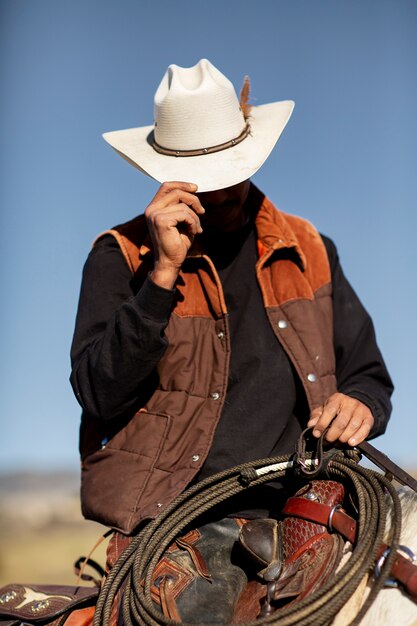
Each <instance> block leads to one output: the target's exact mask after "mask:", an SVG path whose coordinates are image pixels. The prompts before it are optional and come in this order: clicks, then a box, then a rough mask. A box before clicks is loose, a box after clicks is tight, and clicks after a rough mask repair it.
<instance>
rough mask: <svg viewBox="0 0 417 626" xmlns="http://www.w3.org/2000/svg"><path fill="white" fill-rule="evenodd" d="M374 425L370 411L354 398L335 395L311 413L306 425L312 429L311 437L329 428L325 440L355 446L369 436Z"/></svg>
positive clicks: (317, 435)
mask: <svg viewBox="0 0 417 626" xmlns="http://www.w3.org/2000/svg"><path fill="white" fill-rule="evenodd" d="M373 423H374V418H373V416H372V413H371V411H370V409H369V408H368V407H367V406H366V405H365V404H363V403H362V402H360V401H359V400H356V399H355V398H351V397H350V396H346V395H344V394H341V393H335V394H333V395H332V396H330V398H329V399H328V400H327V401H326V403H325V404H324V406H322V407H317V408H316V409H314V410H313V411H312V413H311V416H310V420H309V422H308V425H309V426H310V427H314V430H313V435H314V436H315V437H320V435H321V434H322V433H323V432H324V430H326V428H327V427H329V430H328V431H327V433H326V440H327V441H329V442H331V443H332V442H334V441H340V442H341V443H348V444H349V445H351V446H355V445H357V444H358V443H361V442H362V441H364V439H366V437H367V436H368V435H369V433H370V431H371V428H372V426H373Z"/></svg>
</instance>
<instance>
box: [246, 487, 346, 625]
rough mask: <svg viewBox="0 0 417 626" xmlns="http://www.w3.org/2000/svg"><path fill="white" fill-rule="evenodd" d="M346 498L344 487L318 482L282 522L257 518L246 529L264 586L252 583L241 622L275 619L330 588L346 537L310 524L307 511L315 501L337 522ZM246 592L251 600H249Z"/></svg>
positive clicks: (288, 509) (304, 490)
mask: <svg viewBox="0 0 417 626" xmlns="http://www.w3.org/2000/svg"><path fill="white" fill-rule="evenodd" d="M344 499H345V490H344V486H343V485H342V484H341V483H339V482H336V481H332V480H312V481H311V482H309V483H308V484H307V485H305V486H304V487H302V489H300V490H299V491H298V492H297V493H296V495H295V497H294V498H290V499H289V500H288V502H287V504H286V506H285V507H284V510H283V519H282V520H280V521H277V520H274V519H258V520H252V521H249V522H247V523H246V524H245V525H244V526H243V527H242V528H241V531H240V537H239V541H240V544H241V545H242V546H243V548H244V549H245V550H246V552H247V553H248V554H249V555H250V557H251V560H252V562H253V563H254V564H255V566H256V568H257V576H258V580H261V581H262V583H263V584H262V585H259V583H258V585H257V586H256V584H254V583H252V585H251V588H250V589H249V587H248V588H247V590H245V592H244V594H243V596H242V598H241V599H240V601H239V603H238V605H239V606H240V607H241V609H240V614H236V615H235V620H234V621H235V622H237V621H238V620H239V619H241V618H245V619H248V618H251V619H255V618H256V617H265V616H267V615H270V614H271V613H274V612H275V611H276V610H277V609H278V608H279V607H280V606H283V605H285V606H287V605H288V604H289V603H291V602H298V601H300V600H302V599H304V598H305V597H306V596H308V595H309V594H311V593H312V592H313V591H315V590H317V589H318V588H319V587H321V586H322V585H324V584H325V582H326V581H327V580H328V579H329V577H330V576H331V575H332V573H333V572H334V571H335V570H336V568H337V566H338V564H339V562H340V559H341V556H342V550H343V547H344V539H343V538H342V536H341V535H340V534H338V533H332V532H329V529H328V526H325V525H324V524H320V523H316V522H313V521H309V519H308V517H309V515H308V514H307V515H306V517H307V519H303V508H304V507H305V508H306V510H307V511H308V507H309V504H310V503H319V504H321V505H325V507H326V510H328V511H329V512H330V515H329V518H330V522H331V518H332V517H333V514H334V513H335V512H338V513H339V512H343V509H342V506H343V502H344ZM332 511H333V514H331V512H332ZM339 514H340V513H339ZM349 519H351V518H349ZM265 585H266V588H265ZM255 587H257V588H255ZM246 594H247V596H248V597H244V596H245V595H246ZM262 595H263V596H264V598H263V601H262V605H260V597H261V596H262ZM248 598H249V599H248ZM250 598H251V599H250ZM251 604H252V606H250V605H251Z"/></svg>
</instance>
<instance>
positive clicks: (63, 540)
mask: <svg viewBox="0 0 417 626" xmlns="http://www.w3.org/2000/svg"><path fill="white" fill-rule="evenodd" d="M104 530H105V529H103V528H102V527H101V526H99V525H98V524H93V523H90V522H84V523H81V524H79V525H70V526H62V525H59V524H55V525H52V526H49V527H47V528H44V529H42V530H32V529H29V530H26V531H25V530H22V529H19V530H13V529H10V528H9V529H7V530H6V531H3V532H2V533H1V536H0V586H2V585H4V584H6V583H11V582H23V583H24V582H27V583H50V584H70V585H71V584H75V582H76V577H75V576H74V574H73V569H72V568H73V563H74V561H76V559H77V558H78V557H79V556H86V555H87V554H88V552H89V550H90V549H91V548H92V546H93V545H94V544H95V542H96V541H97V539H98V537H99V536H100V535H101V534H102V533H103V532H104ZM93 558H94V560H96V561H97V562H98V563H100V564H101V565H102V566H104V563H105V544H104V545H102V546H100V547H99V548H98V549H97V551H96V552H95V553H94V555H93Z"/></svg>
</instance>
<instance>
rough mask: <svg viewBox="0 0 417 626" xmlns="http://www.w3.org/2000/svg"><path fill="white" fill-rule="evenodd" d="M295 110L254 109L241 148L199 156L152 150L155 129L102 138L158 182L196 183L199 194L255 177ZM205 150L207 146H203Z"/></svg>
mask: <svg viewBox="0 0 417 626" xmlns="http://www.w3.org/2000/svg"><path fill="white" fill-rule="evenodd" d="M293 109H294V102H293V101H292V100H285V101H282V102H272V103H269V104H262V105H260V106H257V107H252V109H251V113H250V118H249V125H250V134H249V135H248V136H247V137H246V138H245V139H244V140H243V141H242V142H240V143H239V144H238V145H236V146H233V147H231V148H227V149H225V150H221V151H219V152H213V153H210V154H204V155H199V156H187V157H184V156H180V157H176V156H167V155H164V154H160V153H159V152H156V150H154V148H153V147H152V142H151V138H152V135H153V129H154V127H153V126H143V127H141V128H128V129H126V130H116V131H112V132H108V133H104V134H103V138H104V139H105V140H106V141H107V143H109V144H110V145H111V146H112V148H114V149H115V150H116V151H117V152H118V153H119V154H120V155H121V156H122V157H124V158H125V159H126V160H127V161H129V163H131V164H132V165H134V166H135V167H137V168H138V169H139V170H141V171H142V172H143V173H144V174H147V175H148V176H151V177H152V178H154V179H155V180H157V181H158V182H160V183H162V182H165V181H185V182H190V183H195V184H196V185H197V186H198V191H200V192H203V191H214V190H215V189H223V188H225V187H231V186H232V185H236V184H238V183H240V182H242V181H244V180H246V179H248V178H250V177H251V176H253V175H254V174H255V172H257V171H258V169H259V168H260V167H261V166H262V164H263V163H264V162H265V161H266V159H267V158H268V156H269V155H270V153H271V151H272V149H273V148H274V146H275V144H276V142H277V141H278V139H279V137H280V135H281V133H282V131H283V130H284V128H285V126H286V124H287V122H288V120H289V119H290V117H291V113H292V111H293ZM201 147H202V148H204V147H205V146H201Z"/></svg>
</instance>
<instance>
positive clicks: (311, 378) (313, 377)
mask: <svg viewBox="0 0 417 626" xmlns="http://www.w3.org/2000/svg"><path fill="white" fill-rule="evenodd" d="M307 380H308V382H309V383H315V382H316V380H317V376H316V375H315V374H308V376H307Z"/></svg>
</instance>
